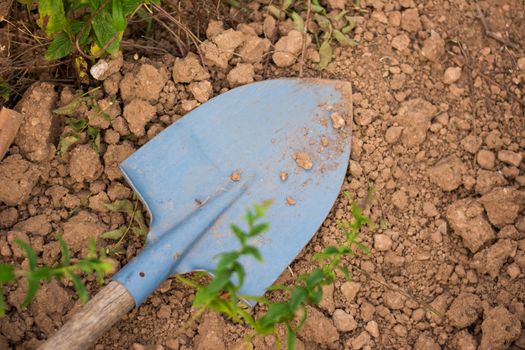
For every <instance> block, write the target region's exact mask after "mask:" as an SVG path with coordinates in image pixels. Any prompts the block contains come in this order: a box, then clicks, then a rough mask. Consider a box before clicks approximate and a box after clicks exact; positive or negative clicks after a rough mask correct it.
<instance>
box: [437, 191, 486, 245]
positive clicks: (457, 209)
mask: <svg viewBox="0 0 525 350" xmlns="http://www.w3.org/2000/svg"><path fill="white" fill-rule="evenodd" d="M446 216H447V220H448V222H449V224H450V226H451V227H452V230H453V231H454V233H455V234H457V235H458V236H460V237H461V238H463V244H464V245H465V246H466V247H467V248H468V249H469V250H470V251H471V252H472V253H476V252H477V251H478V250H479V249H480V248H481V247H482V246H483V245H485V244H486V243H487V242H490V241H492V240H494V239H495V238H496V235H495V233H494V231H493V230H492V227H491V226H490V224H489V222H488V221H487V220H485V218H484V217H483V208H482V207H481V205H480V204H479V203H478V202H477V201H475V200H472V199H461V200H459V201H456V202H454V203H452V204H451V205H450V206H449V207H448V209H447V214H446Z"/></svg>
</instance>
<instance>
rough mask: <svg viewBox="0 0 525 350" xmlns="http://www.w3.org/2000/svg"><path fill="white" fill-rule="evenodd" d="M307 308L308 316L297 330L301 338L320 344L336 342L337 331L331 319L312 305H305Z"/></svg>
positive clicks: (337, 337) (337, 338)
mask: <svg viewBox="0 0 525 350" xmlns="http://www.w3.org/2000/svg"><path fill="white" fill-rule="evenodd" d="M307 309H308V317H307V318H306V321H305V322H304V324H303V327H302V328H301V329H300V330H299V335H300V336H301V338H302V339H303V340H304V341H311V342H314V343H317V344H320V345H328V344H333V343H335V342H337V341H338V340H339V333H338V332H337V328H335V326H334V324H333V323H332V321H331V320H330V319H328V318H326V316H325V315H323V313H321V312H320V311H319V310H317V309H315V308H313V307H310V306H307ZM334 313H335V312H334Z"/></svg>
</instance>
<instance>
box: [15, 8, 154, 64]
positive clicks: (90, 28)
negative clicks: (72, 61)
mask: <svg viewBox="0 0 525 350" xmlns="http://www.w3.org/2000/svg"><path fill="white" fill-rule="evenodd" d="M19 1H20V2H21V3H23V4H24V5H26V7H27V8H28V13H29V9H31V8H32V6H33V5H34V4H36V6H37V8H38V14H39V18H38V20H37V24H38V26H39V27H40V28H41V29H42V30H43V31H44V32H45V33H46V35H47V36H48V37H50V38H53V40H52V42H51V44H50V45H49V47H48V49H47V52H46V54H45V58H46V59H48V60H56V59H59V58H62V57H65V56H68V55H69V54H71V53H72V52H73V51H75V50H77V51H78V52H79V53H81V54H82V55H83V56H84V57H86V58H96V57H100V56H102V55H103V54H105V53H109V54H112V53H115V52H117V51H118V50H119V48H120V42H121V40H122V36H123V34H124V31H125V30H126V26H127V21H128V19H129V18H130V17H131V16H133V15H134V14H136V13H139V14H140V15H144V14H145V13H146V12H145V11H144V9H143V6H145V5H147V4H148V3H150V2H158V1H159V0H38V1H35V0H19Z"/></svg>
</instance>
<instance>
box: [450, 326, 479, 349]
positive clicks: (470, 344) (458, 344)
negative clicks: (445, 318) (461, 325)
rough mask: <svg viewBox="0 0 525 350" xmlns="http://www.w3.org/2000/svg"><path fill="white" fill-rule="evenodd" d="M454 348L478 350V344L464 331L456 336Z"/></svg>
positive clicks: (453, 340) (453, 343)
mask: <svg viewBox="0 0 525 350" xmlns="http://www.w3.org/2000/svg"><path fill="white" fill-rule="evenodd" d="M452 346H453V348H454V349H457V350H476V349H477V348H478V342H477V341H476V338H474V336H473V335H472V334H470V333H469V331H468V330H466V329H464V330H462V331H460V332H458V333H456V335H455V336H454V338H453V339H452Z"/></svg>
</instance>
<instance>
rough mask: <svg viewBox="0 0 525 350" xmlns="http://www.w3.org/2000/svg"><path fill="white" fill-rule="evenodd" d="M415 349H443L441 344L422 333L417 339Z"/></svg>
mask: <svg viewBox="0 0 525 350" xmlns="http://www.w3.org/2000/svg"><path fill="white" fill-rule="evenodd" d="M414 350H441V346H439V344H438V343H436V341H434V339H432V338H431V337H430V336H428V335H426V334H421V335H420V336H419V337H418V338H417V340H416V344H415V345H414Z"/></svg>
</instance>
